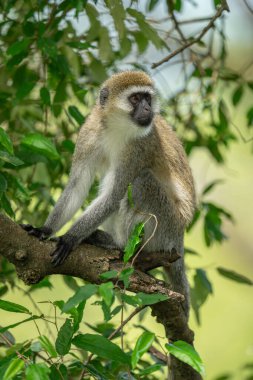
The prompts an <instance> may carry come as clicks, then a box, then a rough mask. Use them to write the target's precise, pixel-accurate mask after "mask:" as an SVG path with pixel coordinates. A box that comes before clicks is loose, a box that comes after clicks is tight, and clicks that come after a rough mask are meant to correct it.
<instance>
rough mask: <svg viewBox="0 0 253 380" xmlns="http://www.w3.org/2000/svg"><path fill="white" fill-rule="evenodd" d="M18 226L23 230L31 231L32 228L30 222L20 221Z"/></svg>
mask: <svg viewBox="0 0 253 380" xmlns="http://www.w3.org/2000/svg"><path fill="white" fill-rule="evenodd" d="M20 227H22V228H23V230H25V231H31V230H32V229H33V226H32V225H31V224H24V223H20Z"/></svg>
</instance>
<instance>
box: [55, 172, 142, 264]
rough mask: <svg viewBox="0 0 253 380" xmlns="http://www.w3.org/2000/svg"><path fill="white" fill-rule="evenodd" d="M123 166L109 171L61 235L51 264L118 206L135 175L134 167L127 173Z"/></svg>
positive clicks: (56, 262) (57, 261) (58, 262)
mask: <svg viewBox="0 0 253 380" xmlns="http://www.w3.org/2000/svg"><path fill="white" fill-rule="evenodd" d="M126 172H127V171H126V170H124V167H118V168H117V170H112V171H110V172H109V173H108V174H107V175H106V177H105V179H104V181H103V183H102V190H101V192H100V194H99V196H98V197H97V198H96V199H95V200H94V201H93V202H92V203H91V204H90V205H89V207H88V208H87V209H86V210H85V212H84V213H83V215H82V216H81V217H80V219H79V220H78V221H77V222H76V223H75V224H74V225H73V226H72V228H71V229H70V230H69V231H68V232H67V233H66V234H65V235H63V236H61V237H60V240H59V242H58V244H57V248H56V249H55V251H54V252H52V254H51V256H52V263H53V265H55V266H56V265H60V264H62V263H63V261H64V260H65V259H66V258H67V256H68V255H69V253H70V252H71V251H72V250H73V249H74V248H75V247H76V246H77V245H78V244H79V243H80V242H81V241H82V240H84V239H86V238H87V237H88V236H90V235H91V234H92V233H93V232H94V231H95V230H96V229H97V227H98V226H99V225H101V224H102V223H103V222H104V221H105V219H106V218H107V217H108V216H109V215H110V214H112V213H113V212H114V211H115V210H117V209H118V208H119V204H120V201H121V199H122V198H123V197H124V195H125V193H126V191H127V187H128V184H129V183H130V182H132V181H133V179H134V177H135V176H136V175H137V174H136V170H134V168H131V169H129V167H128V175H125V173H126Z"/></svg>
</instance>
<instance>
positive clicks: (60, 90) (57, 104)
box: [52, 80, 67, 117]
mask: <svg viewBox="0 0 253 380" xmlns="http://www.w3.org/2000/svg"><path fill="white" fill-rule="evenodd" d="M66 87H67V84H66V81H65V80H61V81H60V82H59V84H58V86H57V88H56V91H55V96H54V100H53V107H52V110H53V114H54V116H55V117H58V116H59V115H60V114H61V112H62V106H63V103H64V102H65V101H66V99H67V90H66Z"/></svg>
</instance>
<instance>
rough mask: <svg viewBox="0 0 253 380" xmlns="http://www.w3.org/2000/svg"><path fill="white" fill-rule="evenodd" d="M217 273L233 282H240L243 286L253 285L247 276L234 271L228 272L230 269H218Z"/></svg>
mask: <svg viewBox="0 0 253 380" xmlns="http://www.w3.org/2000/svg"><path fill="white" fill-rule="evenodd" d="M217 272H218V273H219V274H220V275H221V276H223V277H226V278H228V279H229V280H233V281H236V282H239V283H241V284H246V285H253V281H252V280H250V279H249V278H248V277H246V276H244V275H242V274H239V273H237V272H234V271H232V270H228V269H225V268H222V267H218V268H217Z"/></svg>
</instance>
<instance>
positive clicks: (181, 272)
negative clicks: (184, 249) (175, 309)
mask: <svg viewBox="0 0 253 380" xmlns="http://www.w3.org/2000/svg"><path fill="white" fill-rule="evenodd" d="M165 271H166V273H167V274H168V276H169V281H170V284H171V290H173V291H174V292H177V293H180V294H182V295H183V296H184V298H185V299H184V301H183V304H182V306H183V309H184V312H185V315H186V318H187V319H188V318H189V310H190V290H189V284H188V280H187V277H186V274H185V266H184V258H183V257H182V258H180V259H178V260H177V261H175V262H174V263H172V264H170V266H169V267H166V268H165Z"/></svg>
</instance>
